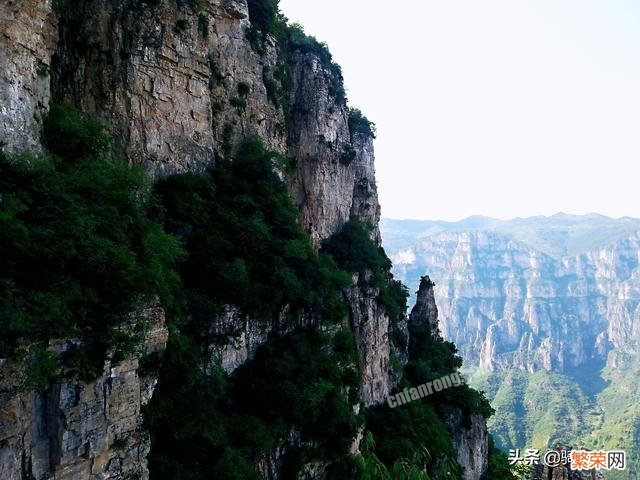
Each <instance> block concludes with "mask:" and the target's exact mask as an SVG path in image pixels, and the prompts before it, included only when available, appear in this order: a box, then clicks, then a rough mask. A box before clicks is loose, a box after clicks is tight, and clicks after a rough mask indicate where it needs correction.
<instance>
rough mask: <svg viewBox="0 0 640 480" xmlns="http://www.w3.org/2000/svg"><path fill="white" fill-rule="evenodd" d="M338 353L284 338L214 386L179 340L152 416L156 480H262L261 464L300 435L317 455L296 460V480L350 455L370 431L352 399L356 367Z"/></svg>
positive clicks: (319, 337)
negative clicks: (361, 432)
mask: <svg viewBox="0 0 640 480" xmlns="http://www.w3.org/2000/svg"><path fill="white" fill-rule="evenodd" d="M339 336H340V337H341V338H342V339H343V340H344V339H345V338H346V336H345V335H344V334H340V335H339ZM341 341H342V340H338V339H337V338H335V339H334V340H333V342H334V343H340V342H341ZM330 345H331V339H330V338H328V337H326V336H325V335H323V334H320V333H318V332H313V331H305V332H300V333H295V334H292V335H287V336H284V337H275V338H273V339H271V340H270V341H268V342H267V343H266V344H264V345H262V346H261V347H260V348H259V349H258V351H257V352H256V355H255V357H254V359H253V360H250V361H248V362H247V363H245V364H244V365H243V366H242V367H240V368H239V369H238V370H236V372H234V374H233V375H232V376H231V377H227V376H226V375H224V374H222V373H220V372H217V373H215V374H214V375H213V376H207V375H205V374H203V373H202V371H201V369H200V368H199V364H200V355H199V349H198V348H197V347H196V346H195V344H193V343H192V342H191V341H190V340H188V339H187V338H186V337H183V336H179V335H174V336H173V337H172V340H171V342H170V345H169V348H168V350H167V353H166V358H165V361H164V363H163V366H162V371H161V377H160V382H159V384H158V387H157V390H156V393H155V395H154V397H153V400H152V401H151V404H150V405H149V407H147V408H146V410H145V418H146V421H147V423H148V425H149V427H150V429H151V434H152V444H153V448H152V450H151V454H150V457H149V461H150V470H151V474H152V476H153V478H158V479H165V478H166V479H172V480H182V479H189V480H196V479H203V480H204V479H209V478H216V479H217V478H222V479H257V478H259V477H258V475H257V474H256V473H255V472H254V471H253V469H252V467H251V466H250V465H251V461H252V459H253V458H254V457H255V455H257V454H258V453H260V452H263V453H269V452H273V451H274V448H275V447H276V446H277V444H278V441H279V439H281V438H282V437H283V436H284V435H285V434H287V433H288V432H289V431H290V430H291V429H292V428H294V427H296V428H297V429H298V431H299V432H300V434H301V435H302V440H303V441H305V442H313V444H314V445H315V447H314V448H313V449H311V448H309V449H307V448H304V447H303V448H300V449H297V450H291V449H290V450H289V451H288V452H287V454H286V456H285V458H286V461H285V463H286V464H287V465H286V467H285V468H286V469H287V470H288V471H289V472H290V473H291V474H292V475H293V474H295V473H297V470H298V469H299V467H300V465H301V463H304V462H308V461H311V460H313V459H321V458H334V457H341V456H345V455H347V454H348V451H349V446H350V443H351V441H352V439H353V438H354V437H355V435H356V432H357V429H358V426H359V424H360V421H359V419H358V417H357V416H356V415H355V414H354V412H353V409H352V407H351V402H350V400H349V398H348V396H347V394H346V392H347V391H348V390H352V391H354V390H355V389H356V386H357V377H356V376H355V375H354V370H353V369H354V368H355V364H354V358H353V356H352V355H346V356H344V355H335V354H332V352H331V349H330V348H329V346H330ZM178 412H179V414H177V413H178ZM288 478H293V476H291V477H288Z"/></svg>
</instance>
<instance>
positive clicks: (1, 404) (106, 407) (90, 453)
mask: <svg viewBox="0 0 640 480" xmlns="http://www.w3.org/2000/svg"><path fill="white" fill-rule="evenodd" d="M144 315H145V317H146V319H147V320H148V323H149V327H148V330H147V331H146V334H145V337H144V341H143V344H142V345H141V348H140V350H139V351H138V352H137V353H134V354H131V355H129V356H127V357H126V358H125V359H123V360H122V361H118V362H112V361H110V360H107V361H105V365H104V371H103V372H102V374H101V375H100V376H99V377H98V378H97V379H95V380H94V381H91V382H89V383H85V382H82V381H80V380H75V379H71V378H66V377H65V376H64V375H63V376H60V377H59V378H58V379H57V380H55V381H54V382H53V384H52V385H51V386H50V387H49V388H48V390H46V391H45V392H36V391H33V390H25V389H24V386H23V382H24V371H23V367H21V366H20V365H19V364H18V363H16V362H14V361H12V360H0V478H1V479H2V480H26V479H30V480H54V479H55V480H80V479H83V480H84V479H87V480H103V479H121V478H139V479H146V478H148V471H147V460H146V457H147V453H148V452H149V448H150V439H149V433H148V432H147V430H146V429H145V428H144V427H143V419H142V415H141V408H142V407H143V406H144V405H145V404H146V403H148V402H149V400H150V399H151V396H152V394H153V390H154V388H155V385H156V382H157V378H156V376H155V374H152V373H150V372H144V371H141V369H140V359H141V358H142V356H144V355H147V354H153V353H158V354H161V353H162V352H164V349H165V347H166V343H167V337H168V331H167V328H166V325H165V318H164V312H163V311H162V309H160V308H159V307H154V308H149V309H147V310H145V311H144ZM70 345H71V343H70V342H64V343H60V344H58V345H57V347H56V348H57V350H58V351H59V352H60V353H61V354H62V353H63V352H64V350H65V349H66V348H68V347H69V346H70Z"/></svg>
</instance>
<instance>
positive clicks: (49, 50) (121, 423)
mask: <svg viewBox="0 0 640 480" xmlns="http://www.w3.org/2000/svg"><path fill="white" fill-rule="evenodd" d="M0 18H2V19H3V20H2V22H3V23H2V36H1V37H0V48H1V49H2V50H3V52H6V55H3V56H2V57H0V63H1V64H0V70H1V71H2V72H3V73H2V76H1V77H0V98H1V99H2V105H3V106H2V108H1V109H0V124H1V125H2V129H1V130H0V140H1V141H2V142H3V148H4V149H5V151H8V152H22V151H25V150H31V151H38V150H41V149H42V147H41V144H40V133H41V128H42V120H43V118H44V116H45V114H46V112H47V110H48V108H49V105H51V104H52V103H53V102H55V103H66V104H69V105H72V106H74V107H75V108H77V109H78V110H80V111H82V112H84V113H85V114H87V115H89V116H90V117H92V118H93V119H95V120H97V121H99V122H100V123H102V124H104V125H105V126H106V127H107V129H108V131H109V133H110V134H111V136H112V137H113V139H114V142H113V144H112V152H111V153H112V155H113V156H114V157H123V158H125V159H126V160H127V161H128V162H130V163H132V164H140V165H142V166H144V168H145V170H146V171H147V172H148V173H149V175H150V176H151V177H152V178H154V179H159V178H164V177H167V176H168V175H171V174H174V173H177V172H202V171H204V170H205V169H206V168H207V167H208V166H209V165H211V164H215V163H216V161H218V160H221V159H228V158H231V157H232V156H233V154H234V153H235V152H236V151H237V149H238V146H239V145H240V144H241V143H242V141H243V140H245V139H247V138H249V137H253V136H257V137H259V138H260V139H261V140H262V141H263V142H264V144H265V145H266V146H267V147H269V148H270V149H273V150H275V151H277V152H280V153H281V154H282V155H283V156H284V157H286V158H289V159H291V160H292V164H293V168H292V169H291V170H290V171H288V172H286V173H284V174H283V178H284V181H285V183H286V185H287V187H288V190H289V192H290V195H291V197H292V199H293V201H294V204H295V206H296V207H297V209H298V211H299V222H300V225H301V226H302V227H303V228H304V229H305V231H306V232H307V233H308V234H309V236H310V238H311V241H312V243H313V245H314V247H315V248H316V249H318V248H319V247H320V246H321V244H322V242H323V241H324V240H326V239H328V238H329V237H331V236H332V235H334V234H336V233H337V232H339V231H340V230H341V228H342V227H343V226H344V225H345V224H346V223H347V222H348V221H349V220H350V219H352V218H355V219H357V220H359V221H360V222H362V223H363V224H370V225H371V226H372V227H373V228H372V230H371V231H370V233H369V235H370V237H371V239H372V240H373V242H374V243H375V244H376V245H378V246H379V245H380V235H379V231H378V221H379V217H380V207H379V204H378V199H377V190H376V183H375V170H374V153H373V135H372V132H371V131H367V129H366V128H365V129H364V130H363V129H359V128H357V127H354V125H350V121H349V120H350V113H349V110H348V108H347V104H346V100H345V97H344V92H343V90H342V89H343V87H342V78H341V75H340V71H339V69H336V68H335V65H334V64H332V62H331V60H330V59H327V58H326V56H323V55H322V54H320V55H319V54H318V52H316V51H313V49H311V50H310V49H308V48H305V45H304V44H296V43H295V41H292V42H291V43H292V44H291V45H290V46H289V47H287V49H286V50H285V49H284V48H283V46H282V45H278V42H277V41H276V39H275V38H274V37H273V36H272V35H269V34H268V33H266V34H265V35H264V36H263V37H262V38H260V39H258V43H259V45H258V46H257V47H256V44H255V42H256V40H255V39H253V40H252V39H251V38H250V37H249V36H248V32H249V31H251V29H252V27H253V25H252V23H251V19H250V11H249V5H248V3H247V2H246V1H244V0H203V1H182V0H178V1H158V2H153V1H148V2H142V1H134V0H106V1H95V0H94V1H89V0H85V1H78V2H73V4H72V5H71V4H70V3H69V2H64V1H58V2H54V1H49V0H48V1H44V2H39V1H34V0H16V1H11V0H9V1H7V2H4V3H3V4H2V5H0ZM283 71H284V72H285V73H284V74H283V73H282V72H283ZM378 295H379V291H378V290H377V289H376V288H372V287H371V286H370V285H369V286H365V285H364V284H361V282H359V281H358V278H357V277H356V278H355V281H354V285H353V286H352V287H350V288H349V289H348V290H346V291H345V296H346V298H347V299H348V304H349V314H348V318H346V319H345V325H346V326H348V328H349V329H350V330H351V331H353V333H354V336H355V345H356V347H357V363H358V372H359V377H360V378H359V384H360V389H359V390H360V398H359V400H360V401H361V402H362V405H363V406H365V407H368V406H372V405H377V404H379V403H380V402H381V401H383V400H384V398H385V397H386V396H387V395H388V394H389V392H390V391H391V390H392V389H393V388H394V386H395V385H394V372H393V369H392V366H391V360H392V359H391V352H392V350H394V348H395V347H394V346H393V345H392V342H391V341H390V339H389V333H390V329H392V328H394V325H392V324H393V323H394V321H392V319H390V315H389V313H388V311H387V310H385V308H382V307H381V306H380V304H379V302H378ZM426 301H427V302H431V303H430V306H429V310H430V311H431V312H433V311H435V303H433V296H432V295H431V297H429V298H428V299H427V300H426ZM153 318H154V319H155V320H153V322H151V323H150V325H151V327H150V328H149V329H148V330H147V331H146V336H145V340H144V342H143V345H144V346H143V348H142V349H141V350H138V351H137V352H136V353H135V354H131V355H130V357H128V358H126V359H124V360H118V361H115V360H113V359H111V360H110V359H105V369H104V372H103V374H102V375H101V376H100V377H99V378H98V379H97V380H94V381H92V382H89V383H84V382H81V381H79V380H78V381H76V380H70V381H69V380H66V379H63V378H60V379H59V381H55V382H54V383H53V384H52V385H51V386H50V387H48V389H47V390H45V391H44V392H40V393H37V392H35V391H24V390H22V389H20V388H19V385H17V384H14V383H12V380H11V379H12V378H13V379H14V380H15V375H13V374H12V372H13V370H12V369H13V368H14V366H13V365H12V363H11V361H9V360H6V361H3V362H4V363H3V364H2V369H3V373H5V375H4V378H5V379H6V380H5V385H4V386H3V387H4V388H3V395H2V405H0V407H1V408H2V418H3V422H2V429H0V436H1V438H2V448H1V449H0V455H1V456H2V458H3V462H2V468H3V470H2V474H3V478H4V476H6V477H7V478H16V479H17V478H32V477H33V478H38V479H41V478H56V479H64V478H96V479H97V478H128V477H129V476H132V475H133V476H139V477H141V478H146V477H147V476H148V471H147V467H146V453H147V452H148V450H149V439H148V433H147V432H146V431H145V429H144V426H143V422H142V418H141V414H140V411H141V407H142V406H143V405H144V404H145V403H146V402H148V401H149V399H150V397H151V395H152V393H153V386H154V385H155V382H156V376H157V372H155V373H154V372H146V371H145V372H141V371H140V369H139V363H140V360H141V359H142V358H143V357H144V356H145V355H147V354H150V353H154V352H158V353H161V352H162V351H163V350H164V348H165V346H166V337H167V330H166V326H165V324H164V317H163V313H162V310H161V309H160V310H157V311H155V313H154V316H153ZM254 320H255V319H252V318H251V317H250V316H248V315H246V314H244V313H242V312H241V311H239V310H238V309H235V308H234V307H232V306H229V307H228V308H226V309H225V311H224V312H223V313H222V314H220V315H218V316H216V317H215V318H212V319H211V324H210V332H209V333H210V334H211V336H212V337H213V338H216V339H217V340H216V341H215V342H212V343H210V345H209V348H208V358H207V359H206V361H205V362H204V365H203V369H204V370H205V371H206V370H207V369H208V368H209V366H212V365H220V366H221V367H222V369H223V370H224V371H225V372H227V373H231V372H233V371H234V370H235V369H236V368H237V367H239V366H240V365H242V364H243V363H244V362H246V361H247V360H248V359H250V358H252V357H253V355H254V354H255V352H256V349H257V348H258V347H259V346H260V345H261V344H263V343H264V342H265V341H266V339H267V338H268V336H269V334H270V333H274V332H277V333H286V332H289V331H292V330H294V329H295V328H297V327H299V326H304V325H310V324H314V322H317V320H314V319H310V318H304V317H303V318H291V316H288V315H287V314H286V311H285V312H283V314H282V315H281V316H280V317H279V318H278V319H277V320H274V321H270V322H266V323H265V322H256V321H254ZM432 320H433V319H432ZM431 323H432V324H430V325H429V328H433V326H434V325H433V321H432V322H431ZM60 348H61V352H62V351H63V350H64V348H65V347H63V346H61V347H60ZM400 350H402V349H401V348H400ZM5 419H6V421H5ZM473 422H474V423H473V424H472V425H471V427H468V426H462V424H461V419H453V420H451V425H452V427H451V428H452V429H453V430H454V431H455V432H457V433H456V435H457V436H456V438H455V440H454V446H455V448H456V451H458V452H460V454H459V455H458V457H457V458H458V460H459V462H460V463H461V464H462V466H463V467H465V472H466V473H465V478H468V479H475V478H479V476H480V475H482V474H483V473H484V471H485V470H486V463H485V464H482V462H481V461H475V464H474V465H471V464H472V463H473V462H472V461H470V460H465V458H470V457H473V456H477V455H478V454H480V455H484V453H483V452H485V449H483V448H482V447H478V449H477V450H476V447H475V446H474V445H475V442H477V441H479V442H481V443H482V442H486V430H484V425H483V422H482V421H480V424H479V426H478V425H476V420H473ZM476 431H480V433H479V434H478V435H476V434H475V433H474V432H476ZM482 432H484V433H482ZM483 435H484V437H483ZM458 437H459V438H458ZM483 438H484V440H483ZM293 443H294V444H295V441H293ZM469 445H471V446H469ZM354 448H355V449H356V450H357V448H358V445H357V444H355V445H354ZM5 459H6V461H4V460H5ZM281 460H282V459H281V458H278V455H276V457H275V458H270V459H265V460H263V461H258V464H262V465H263V467H262V468H263V470H264V473H265V475H266V476H268V477H269V478H272V477H273V478H278V475H279V470H278V469H279V468H280V467H281V465H280V466H279V462H280V463H281ZM264 465H266V466H264ZM483 465H484V466H483ZM325 467H326V465H324V466H323V465H319V466H318V465H316V467H315V470H313V469H312V472H311V473H310V474H309V475H311V476H310V477H309V478H321V477H322V475H323V474H324V469H325ZM314 472H315V473H314Z"/></svg>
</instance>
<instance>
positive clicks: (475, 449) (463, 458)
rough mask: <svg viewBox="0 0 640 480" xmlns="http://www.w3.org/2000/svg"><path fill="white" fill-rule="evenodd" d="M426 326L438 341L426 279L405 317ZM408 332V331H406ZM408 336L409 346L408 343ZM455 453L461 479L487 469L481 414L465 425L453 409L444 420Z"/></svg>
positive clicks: (430, 285) (477, 477) (431, 291)
mask: <svg viewBox="0 0 640 480" xmlns="http://www.w3.org/2000/svg"><path fill="white" fill-rule="evenodd" d="M412 325H416V326H423V327H425V326H426V327H427V329H428V331H429V332H431V335H432V336H433V337H434V338H441V336H440V332H439V330H438V325H439V323H438V307H437V306H436V300H435V295H434V284H433V282H432V281H431V279H430V278H429V277H428V276H424V277H422V278H421V281H420V288H419V289H418V291H417V292H416V304H415V305H414V307H413V309H412V310H411V314H410V315H409V326H410V327H411V326H412ZM409 331H411V330H409ZM411 341H412V340H411V337H409V343H410V344H411ZM445 423H446V425H447V428H448V429H449V432H450V433H451V439H452V443H453V447H454V451H455V452H456V460H457V461H458V464H459V465H460V466H461V467H462V472H463V478H464V480H480V479H481V478H483V477H484V475H485V474H486V472H487V469H488V457H489V432H488V431H487V424H486V421H485V419H484V417H482V415H471V418H470V419H469V422H467V423H465V421H464V418H463V415H462V411H460V410H459V409H454V410H453V412H452V413H451V414H449V415H448V417H447V418H446V421H445Z"/></svg>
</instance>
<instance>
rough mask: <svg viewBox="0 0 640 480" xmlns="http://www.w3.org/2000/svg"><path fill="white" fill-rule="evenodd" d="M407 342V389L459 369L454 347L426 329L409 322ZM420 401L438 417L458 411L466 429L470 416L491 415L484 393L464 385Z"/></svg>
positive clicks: (458, 360) (459, 360) (459, 361)
mask: <svg viewBox="0 0 640 480" xmlns="http://www.w3.org/2000/svg"><path fill="white" fill-rule="evenodd" d="M409 338H410V341H409V363H407V365H406V367H405V374H406V380H407V381H408V384H407V385H409V386H414V385H420V384H423V383H426V382H430V381H433V380H435V379H436V378H440V377H442V376H444V375H449V374H451V373H453V372H456V371H457V370H458V369H459V368H460V367H461V366H462V359H461V358H460V357H459V356H457V355H456V353H457V349H456V347H455V345H454V344H453V343H451V342H448V341H445V340H443V339H442V338H440V337H435V338H434V337H433V335H432V332H431V330H430V329H429V328H428V327H427V326H424V325H416V324H415V323H411V322H409ZM423 401H427V402H429V403H432V404H433V405H434V406H435V407H436V408H437V410H438V411H439V412H440V413H441V414H442V415H446V414H448V413H450V412H451V411H452V410H454V409H458V410H460V411H461V412H462V414H463V420H464V424H465V425H467V426H468V425H469V421H470V416H471V415H472V414H481V415H482V416H483V417H485V418H489V417H490V416H491V415H493V413H494V410H493V409H492V408H491V405H490V404H489V402H488V401H487V399H486V398H485V396H484V393H482V392H478V391H476V390H474V389H472V388H470V387H469V386H468V385H466V384H462V385H460V386H458V387H455V388H448V389H444V390H442V391H441V392H437V393H434V394H433V395H429V396H428V397H425V399H424V400H423ZM414 403H415V402H414Z"/></svg>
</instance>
